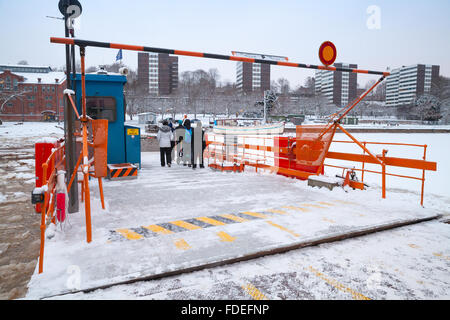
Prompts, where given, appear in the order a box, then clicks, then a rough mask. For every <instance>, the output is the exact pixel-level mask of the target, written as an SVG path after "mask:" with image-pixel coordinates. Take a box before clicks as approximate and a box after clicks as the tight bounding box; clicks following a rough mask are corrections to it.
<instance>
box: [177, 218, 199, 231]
mask: <svg viewBox="0 0 450 320" xmlns="http://www.w3.org/2000/svg"><path fill="white" fill-rule="evenodd" d="M170 223H171V224H174V225H176V226H179V227H182V228H185V229H188V230H197V229H201V227H199V226H196V225H194V224H192V223H189V222H186V221H183V220H177V221H171V222H170Z"/></svg>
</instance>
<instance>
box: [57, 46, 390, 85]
mask: <svg viewBox="0 0 450 320" xmlns="http://www.w3.org/2000/svg"><path fill="white" fill-rule="evenodd" d="M50 42H51V43H59V44H70V45H77V46H80V47H99V48H111V49H123V50H132V51H144V52H154V53H167V54H174V55H180V56H189V57H199V58H209V59H219V60H231V61H242V62H249V63H261V64H270V65H278V66H285V67H294V68H305V69H316V70H317V69H320V70H330V71H341V72H350V73H365V74H377V75H382V76H383V77H387V76H389V75H390V73H389V72H382V71H371V70H360V69H353V68H337V67H331V66H319V65H312V64H305V63H295V62H286V61H274V60H265V59H254V58H247V57H238V56H229V55H223V54H213V53H203V52H196V51H185V50H174V49H165V48H154V47H146V46H139V45H128V44H119V43H109V42H100V41H91V40H82V39H73V38H58V37H51V38H50Z"/></svg>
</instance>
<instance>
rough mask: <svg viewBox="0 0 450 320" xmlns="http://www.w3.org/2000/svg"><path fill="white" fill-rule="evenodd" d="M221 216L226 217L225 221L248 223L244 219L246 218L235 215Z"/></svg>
mask: <svg viewBox="0 0 450 320" xmlns="http://www.w3.org/2000/svg"><path fill="white" fill-rule="evenodd" d="M220 216H221V217H224V218H225V219H230V220H233V221H236V222H245V221H248V220H247V219H244V218H241V217H238V216H235V215H233V214H221V215H220Z"/></svg>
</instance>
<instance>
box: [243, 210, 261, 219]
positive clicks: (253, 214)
mask: <svg viewBox="0 0 450 320" xmlns="http://www.w3.org/2000/svg"><path fill="white" fill-rule="evenodd" d="M241 213H243V214H248V215H249V216H253V217H257V218H268V216H266V215H265V214H262V213H259V212H251V211H245V212H241Z"/></svg>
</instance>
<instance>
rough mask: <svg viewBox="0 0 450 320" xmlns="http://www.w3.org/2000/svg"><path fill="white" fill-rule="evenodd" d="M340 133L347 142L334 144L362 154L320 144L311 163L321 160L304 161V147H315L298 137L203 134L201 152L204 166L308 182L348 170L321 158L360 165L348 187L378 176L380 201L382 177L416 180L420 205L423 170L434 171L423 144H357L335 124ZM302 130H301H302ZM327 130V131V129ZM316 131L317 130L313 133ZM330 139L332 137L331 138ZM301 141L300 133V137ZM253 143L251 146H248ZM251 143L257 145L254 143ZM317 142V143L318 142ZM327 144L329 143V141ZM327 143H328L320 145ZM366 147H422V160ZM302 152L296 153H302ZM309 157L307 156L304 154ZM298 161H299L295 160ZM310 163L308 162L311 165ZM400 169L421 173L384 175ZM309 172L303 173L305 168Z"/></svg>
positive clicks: (383, 183)
mask: <svg viewBox="0 0 450 320" xmlns="http://www.w3.org/2000/svg"><path fill="white" fill-rule="evenodd" d="M337 127H339V128H340V129H341V130H342V131H343V132H344V133H346V134H347V135H348V136H349V137H350V139H351V141H336V140H333V141H332V142H335V143H354V144H356V145H358V146H359V147H360V148H361V149H362V151H363V153H362V154H355V153H343V152H333V151H329V150H328V148H329V145H328V146H327V147H323V141H322V144H321V147H320V148H319V147H317V148H316V149H317V150H319V149H320V150H321V152H324V151H326V152H325V153H324V156H323V161H322V162H320V161H319V162H317V163H315V162H314V161H316V160H317V159H318V158H319V157H321V153H320V152H316V153H317V157H315V158H314V159H312V160H311V159H309V158H306V160H308V159H309V160H310V162H309V163H308V161H305V158H303V157H304V153H305V152H306V151H307V150H305V148H304V146H305V145H307V146H308V149H311V148H310V147H312V148H315V147H314V146H313V144H312V143H309V142H305V139H303V140H301V139H300V140H299V135H297V137H273V136H258V135H255V136H230V135H219V134H211V133H210V134H208V135H207V139H208V141H207V148H206V149H205V153H204V157H205V158H206V159H208V166H209V167H211V168H214V169H217V170H221V171H234V172H242V171H244V170H245V166H251V167H254V168H255V171H258V169H264V170H269V171H271V172H275V173H277V174H280V175H284V176H288V177H295V178H298V179H302V180H305V179H308V177H309V176H311V175H319V174H323V173H324V167H325V166H327V167H335V168H341V169H343V170H345V169H348V168H349V167H348V166H338V165H332V164H326V163H324V160H325V159H335V160H343V161H350V162H359V163H361V168H360V169H359V168H353V170H356V171H360V172H361V175H362V176H361V181H360V182H359V181H351V183H350V186H351V187H353V188H359V189H364V174H365V173H376V174H380V175H381V177H382V198H385V197H386V176H394V177H398V178H407V179H415V180H419V181H421V183H422V186H421V194H420V203H421V205H423V198H424V186H425V171H426V170H430V171H436V170H437V164H436V162H430V161H427V160H426V151H427V146H426V145H419V144H407V143H392V142H388V143H383V142H360V141H358V140H356V138H354V137H353V136H352V135H351V134H349V133H348V132H347V131H346V130H345V129H344V128H342V126H340V125H339V124H337ZM302 130H304V128H303V129H302ZM328 131H330V130H328ZM317 132H318V131H317ZM331 137H332V135H331ZM303 138H304V134H303ZM251 141H253V143H249V142H251ZM255 141H256V142H257V143H255ZM299 141H300V144H299V146H300V149H297V146H298V145H297V143H298V142H299ZM319 141H320V140H319ZM330 142H331V141H330ZM324 143H325V144H326V143H329V142H328V140H326V141H325V142H324ZM367 145H383V146H394V145H395V146H408V147H421V148H423V158H422V159H408V158H396V157H387V156H386V153H387V150H386V149H383V152H382V154H381V155H374V154H373V153H372V152H371V151H369V149H368V148H367ZM301 148H303V151H299V150H302V149H301ZM307 154H309V155H311V154H310V153H307ZM299 160H300V161H299ZM311 161H312V162H311ZM313 162H314V164H315V166H313V167H308V166H305V165H308V164H310V163H313ZM366 164H376V165H380V166H381V170H380V171H374V170H369V169H367V168H366V167H365V166H366ZM387 166H391V167H402V168H410V169H417V170H420V171H422V176H421V177H415V176H408V175H402V174H396V173H387V172H386V167H387ZM305 168H306V169H311V170H306V169H305Z"/></svg>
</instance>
